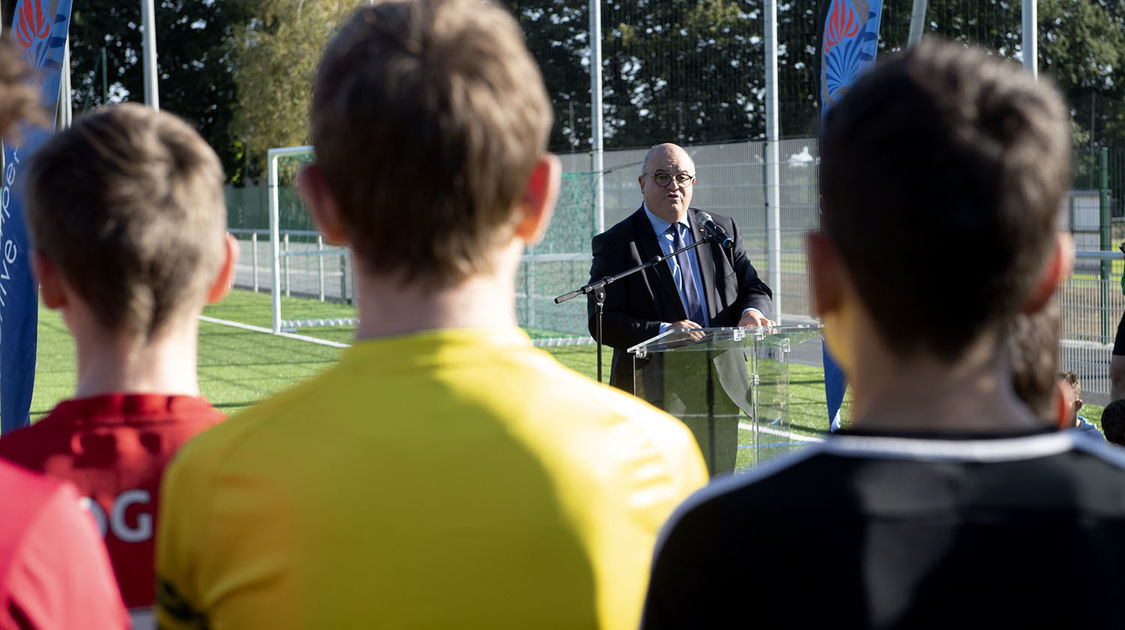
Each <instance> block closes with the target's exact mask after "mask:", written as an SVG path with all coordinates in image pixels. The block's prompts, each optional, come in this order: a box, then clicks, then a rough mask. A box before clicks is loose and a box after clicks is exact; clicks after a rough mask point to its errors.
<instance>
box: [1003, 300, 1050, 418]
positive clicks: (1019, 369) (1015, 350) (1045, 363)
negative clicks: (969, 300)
mask: <svg viewBox="0 0 1125 630" xmlns="http://www.w3.org/2000/svg"><path fill="white" fill-rule="evenodd" d="M1061 319H1062V318H1061V313H1060V309H1059V301H1058V298H1053V299H1051V300H1050V301H1049V302H1048V303H1047V306H1046V307H1044V308H1043V310H1041V311H1039V312H1038V313H1032V314H1025V313H1019V314H1017V315H1016V316H1015V317H1014V318H1013V319H1012V324H1011V326H1010V328H1009V331H1010V334H1009V335H1008V348H1009V351H1010V353H1011V356H1012V386H1013V389H1015V392H1016V396H1018V397H1019V398H1020V400H1022V401H1023V402H1024V404H1025V405H1027V407H1028V409H1030V410H1031V412H1032V413H1034V414H1035V415H1036V416H1038V417H1039V418H1041V419H1043V420H1044V421H1046V422H1048V423H1053V422H1054V421H1055V420H1056V418H1055V414H1056V408H1055V395H1056V393H1057V392H1058V388H1057V387H1056V385H1057V384H1058V377H1057V376H1056V375H1057V374H1058V369H1059V327H1060V323H1061Z"/></svg>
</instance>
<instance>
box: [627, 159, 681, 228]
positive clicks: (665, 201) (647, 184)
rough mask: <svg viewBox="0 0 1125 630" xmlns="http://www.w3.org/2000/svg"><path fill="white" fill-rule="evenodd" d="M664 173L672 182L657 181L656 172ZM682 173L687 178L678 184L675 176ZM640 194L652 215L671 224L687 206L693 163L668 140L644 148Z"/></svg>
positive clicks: (639, 180)
mask: <svg viewBox="0 0 1125 630" xmlns="http://www.w3.org/2000/svg"><path fill="white" fill-rule="evenodd" d="M661 174H667V175H670V176H671V177H672V181H671V182H670V183H669V184H668V185H667V186H661V185H660V184H658V183H657V181H656V180H657V175H661ZM681 174H686V175H689V176H691V180H690V181H688V182H686V183H683V184H680V183H677V182H676V181H675V178H676V177H677V176H678V175H681ZM637 181H638V183H640V185H641V195H642V196H643V197H644V200H645V207H647V208H648V209H649V211H650V212H652V213H653V214H655V215H656V216H658V217H660V218H661V219H664V220H665V221H668V222H669V223H674V222H676V221H681V220H683V218H684V216H685V215H686V214H687V209H688V206H689V205H691V194H692V190H693V188H694V186H695V162H693V161H692V159H691V156H690V155H688V154H687V151H684V150H683V149H682V148H680V147H679V146H677V145H674V144H672V143H670V142H666V143H664V144H658V145H656V146H654V147H652V148H651V149H649V150H648V153H647V154H645V161H644V163H643V164H642V166H641V176H640V177H638V178H637Z"/></svg>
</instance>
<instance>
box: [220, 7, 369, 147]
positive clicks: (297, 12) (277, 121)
mask: <svg viewBox="0 0 1125 630" xmlns="http://www.w3.org/2000/svg"><path fill="white" fill-rule="evenodd" d="M252 1H253V15H254V19H252V20H250V21H249V22H248V23H247V24H246V26H245V28H243V29H242V30H241V32H239V33H237V34H236V38H235V39H236V42H237V46H236V49H237V54H236V57H235V59H236V63H235V67H236V77H237V79H236V82H237V85H238V100H239V102H238V107H237V109H236V111H235V114H234V123H233V130H234V134H235V135H236V137H238V138H239V139H240V140H241V141H242V142H243V143H244V144H245V147H246V151H247V154H248V155H249V156H250V160H252V161H254V162H256V163H257V164H258V165H262V164H265V157H266V152H267V151H268V150H269V149H270V148H271V147H282V146H295V145H303V144H307V143H308V142H309V124H308V112H309V104H310V101H311V99H312V80H313V75H314V74H315V72H316V64H317V62H318V61H319V60H320V55H321V52H322V51H323V49H324V46H325V45H326V44H327V43H328V40H329V39H330V38H331V37H332V35H333V33H334V32H335V30H336V28H337V26H338V25H339V23H340V22H341V21H342V20H343V19H344V18H346V17H347V16H348V15H349V14H350V13H351V12H352V11H353V10H354V9H355V8H356V7H358V6H360V5H362V4H365V2H364V0H340V1H335V2H327V1H314V0H256V1H255V0H252Z"/></svg>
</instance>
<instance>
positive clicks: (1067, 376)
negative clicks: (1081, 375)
mask: <svg viewBox="0 0 1125 630" xmlns="http://www.w3.org/2000/svg"><path fill="white" fill-rule="evenodd" d="M1059 380H1060V381H1062V382H1064V383H1066V385H1067V387H1069V388H1070V389H1071V391H1073V392H1074V397H1075V398H1076V399H1078V398H1082V383H1081V381H1079V380H1078V375H1077V374H1075V373H1074V372H1059Z"/></svg>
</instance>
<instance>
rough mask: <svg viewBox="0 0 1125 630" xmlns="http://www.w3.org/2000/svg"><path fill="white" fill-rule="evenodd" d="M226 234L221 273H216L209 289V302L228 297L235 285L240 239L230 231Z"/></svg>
mask: <svg viewBox="0 0 1125 630" xmlns="http://www.w3.org/2000/svg"><path fill="white" fill-rule="evenodd" d="M225 236H226V238H224V239H223V264H222V265H220V266H219V273H217V274H215V279H214V280H213V281H212V282H211V287H210V288H209V289H207V303H208V304H214V303H215V302H218V301H219V300H221V299H223V298H224V297H226V295H227V293H230V290H231V288H232V287H233V286H234V272H235V269H236V267H237V266H238V252H239V249H238V241H237V240H235V238H234V236H232V235H231V234H230V232H227V233H226V235H225Z"/></svg>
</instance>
